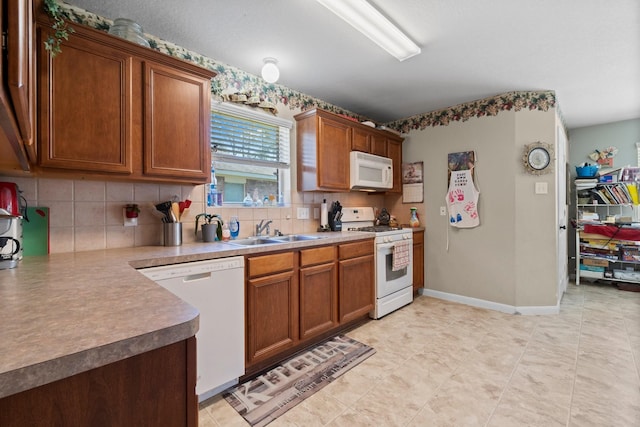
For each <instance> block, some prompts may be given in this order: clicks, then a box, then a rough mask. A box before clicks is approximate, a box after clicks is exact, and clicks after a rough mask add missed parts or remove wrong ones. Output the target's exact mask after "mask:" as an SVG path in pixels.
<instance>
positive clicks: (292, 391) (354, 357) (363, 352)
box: [223, 335, 376, 427]
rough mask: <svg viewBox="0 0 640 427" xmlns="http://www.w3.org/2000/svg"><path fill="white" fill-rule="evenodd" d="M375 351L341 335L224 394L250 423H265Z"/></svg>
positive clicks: (256, 424) (257, 424)
mask: <svg viewBox="0 0 640 427" xmlns="http://www.w3.org/2000/svg"><path fill="white" fill-rule="evenodd" d="M375 352H376V351H375V349H373V348H372V347H369V346H368V345H366V344H362V343H360V342H358V341H356V340H354V339H351V338H349V337H347V336H344V335H338V336H336V337H333V338H331V339H329V340H327V341H323V342H322V343H320V344H317V345H315V346H314V347H312V348H311V349H309V350H307V351H304V352H302V353H298V354H296V355H295V356H293V357H291V358H290V359H287V360H285V361H284V362H282V363H281V364H280V365H278V366H276V367H275V368H273V369H271V370H270V371H268V372H266V373H264V374H262V375H259V376H257V377H255V378H253V379H251V380H248V381H246V382H244V383H242V384H239V385H237V386H234V387H232V388H230V389H228V390H227V391H225V392H224V394H223V397H224V398H225V400H226V401H227V402H229V404H230V405H231V406H232V407H233V408H234V409H235V410H236V411H238V413H239V414H240V415H242V417H243V418H244V419H245V420H247V422H248V423H249V424H251V425H252V426H257V427H260V426H266V425H267V424H269V423H270V422H271V421H273V420H275V419H276V418H278V417H279V416H280V415H282V414H284V413H285V412H287V411H288V410H289V409H291V408H293V407H294V406H296V405H297V404H298V403H300V402H302V401H303V400H304V399H306V398H307V397H309V396H311V395H312V394H314V393H315V392H317V391H318V390H321V389H322V388H323V387H324V386H326V385H327V384H329V383H331V382H332V381H335V380H336V379H338V378H339V377H340V376H341V375H342V374H344V373H345V372H347V371H348V370H349V369H351V368H353V367H354V366H356V365H357V364H359V363H360V362H362V361H363V360H365V359H367V358H368V357H369V356H371V355H372V354H374V353H375Z"/></svg>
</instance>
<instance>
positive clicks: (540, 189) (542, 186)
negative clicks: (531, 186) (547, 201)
mask: <svg viewBox="0 0 640 427" xmlns="http://www.w3.org/2000/svg"><path fill="white" fill-rule="evenodd" d="M548 192H549V187H548V185H547V183H546V182H536V194H547V193H548Z"/></svg>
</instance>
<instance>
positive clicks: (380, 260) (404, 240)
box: [342, 207, 413, 319]
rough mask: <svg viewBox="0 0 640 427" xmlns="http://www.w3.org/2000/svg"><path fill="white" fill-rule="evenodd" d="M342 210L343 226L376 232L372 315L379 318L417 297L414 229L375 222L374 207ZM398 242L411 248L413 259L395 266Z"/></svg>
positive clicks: (409, 252)
mask: <svg viewBox="0 0 640 427" xmlns="http://www.w3.org/2000/svg"><path fill="white" fill-rule="evenodd" d="M342 213H343V216H342V230H348V231H368V232H374V233H375V239H374V244H375V251H374V254H375V256H374V258H375V298H376V302H375V305H374V309H373V310H372V311H371V312H370V313H369V316H370V317H372V318H373V319H379V318H381V317H382V316H385V315H387V314H389V313H391V312H393V311H395V310H397V309H399V308H400V307H403V306H405V305H407V304H410V303H411V302H412V301H413V230H411V229H401V228H397V227H390V226H383V225H374V224H375V215H374V212H373V208H371V207H353V208H347V207H344V208H342ZM396 246H403V247H404V248H405V249H408V250H407V252H408V259H409V260H408V263H405V264H406V265H405V266H404V267H402V268H399V269H397V270H394V268H393V267H394V262H393V261H394V248H395V247H396ZM396 253H397V252H396ZM396 267H397V266H396Z"/></svg>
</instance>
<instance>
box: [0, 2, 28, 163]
mask: <svg viewBox="0 0 640 427" xmlns="http://www.w3.org/2000/svg"><path fill="white" fill-rule="evenodd" d="M32 29H33V24H32V19H31V3H30V2H28V1H27V0H12V1H8V0H2V1H0V30H1V31H2V35H3V45H4V44H5V41H6V48H3V49H2V51H3V54H2V55H0V170H22V171H29V170H30V164H29V158H28V155H27V149H29V148H30V147H31V146H30V145H29V144H30V143H31V142H32V137H33V132H32V126H33V120H32V117H33V116H32V114H33V106H34V105H35V100H34V98H33V95H34V94H33V90H34V88H35V85H34V82H33V72H34V71H33V62H32V58H33V55H32V50H31V43H32ZM3 47H4V46H3ZM25 147H26V149H25ZM33 153H35V150H33V151H31V150H29V154H33Z"/></svg>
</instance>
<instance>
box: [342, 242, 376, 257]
mask: <svg viewBox="0 0 640 427" xmlns="http://www.w3.org/2000/svg"><path fill="white" fill-rule="evenodd" d="M338 251H339V252H338V253H339V256H340V259H348V258H356V257H359V256H364V255H371V254H372V253H373V239H371V240H363V241H360V242H355V243H345V244H342V245H340V246H339V249H338Z"/></svg>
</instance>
